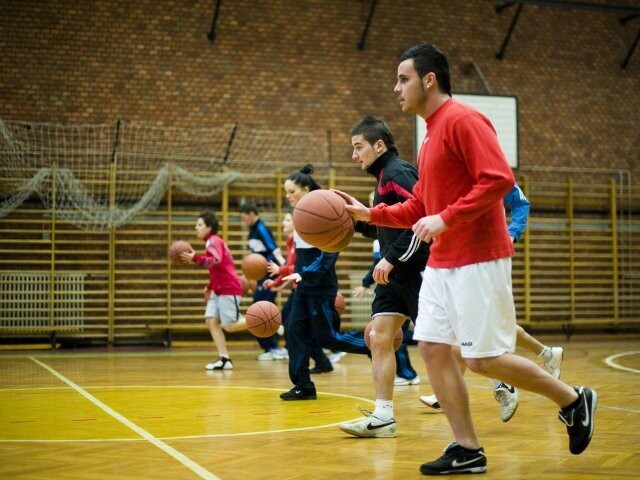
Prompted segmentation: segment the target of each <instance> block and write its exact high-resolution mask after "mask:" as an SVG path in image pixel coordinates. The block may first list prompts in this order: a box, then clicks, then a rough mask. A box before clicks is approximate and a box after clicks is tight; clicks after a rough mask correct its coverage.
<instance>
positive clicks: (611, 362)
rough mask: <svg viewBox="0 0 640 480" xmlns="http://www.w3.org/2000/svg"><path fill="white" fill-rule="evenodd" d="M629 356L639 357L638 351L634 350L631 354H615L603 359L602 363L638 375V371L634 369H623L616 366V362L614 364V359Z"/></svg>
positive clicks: (639, 351)
mask: <svg viewBox="0 0 640 480" xmlns="http://www.w3.org/2000/svg"><path fill="white" fill-rule="evenodd" d="M629 355H640V350H635V351H633V352H622V353H616V354H615V355H610V356H608V357H607V358H605V359H604V363H606V364H607V365H609V366H610V367H612V368H616V369H618V370H626V371H627V372H633V373H640V370H638V369H636V368H629V367H623V366H622V365H618V364H617V363H616V362H614V360H615V359H616V358H620V357H627V356H629Z"/></svg>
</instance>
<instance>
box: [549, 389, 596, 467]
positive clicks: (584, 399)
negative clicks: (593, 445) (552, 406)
mask: <svg viewBox="0 0 640 480" xmlns="http://www.w3.org/2000/svg"><path fill="white" fill-rule="evenodd" d="M574 389H575V391H576V393H577V394H578V400H579V403H578V404H577V405H576V406H575V407H574V408H572V409H570V410H568V411H565V410H566V409H563V410H560V412H558V418H560V420H561V421H562V422H563V423H564V424H565V425H566V426H567V433H568V434H569V451H570V452H571V453H573V454H574V455H578V454H579V453H582V452H584V450H585V449H586V448H587V447H588V446H589V442H590V441H591V436H592V435H593V427H594V424H593V415H594V413H596V406H597V405H598V394H597V393H596V391H595V390H592V389H590V388H588V387H575V388H574Z"/></svg>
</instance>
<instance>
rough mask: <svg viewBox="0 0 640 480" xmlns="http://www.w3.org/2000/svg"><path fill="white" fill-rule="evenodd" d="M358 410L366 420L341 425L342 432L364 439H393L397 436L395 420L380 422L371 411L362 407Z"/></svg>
mask: <svg viewBox="0 0 640 480" xmlns="http://www.w3.org/2000/svg"><path fill="white" fill-rule="evenodd" d="M358 409H359V410H360V413H362V414H363V415H364V418H361V419H360V420H358V421H355V422H351V423H341V424H340V430H342V431H343V432H345V433H348V434H350V435H354V436H356V437H362V438H393V437H395V436H396V421H395V420H394V419H393V418H392V419H391V420H380V419H379V418H378V417H374V416H373V413H371V412H370V411H369V410H363V409H362V408H360V407H358Z"/></svg>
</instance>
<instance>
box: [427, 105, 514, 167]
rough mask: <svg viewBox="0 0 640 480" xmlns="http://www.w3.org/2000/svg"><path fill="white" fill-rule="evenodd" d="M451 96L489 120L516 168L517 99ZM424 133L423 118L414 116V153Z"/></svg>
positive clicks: (499, 141)
mask: <svg viewBox="0 0 640 480" xmlns="http://www.w3.org/2000/svg"><path fill="white" fill-rule="evenodd" d="M453 98H455V99H456V100H458V101H460V102H462V103H466V104H467V105H471V106H472V107H473V108H475V109H476V110H478V111H479V112H481V113H482V114H483V115H485V116H486V117H487V118H488V119H489V120H491V123H492V124H493V128H495V130H496V133H497V134H498V143H499V144H500V146H501V147H502V151H503V152H504V154H505V156H506V157H507V162H509V166H510V167H511V168H518V99H517V98H516V97H512V96H501V95H469V94H462V93H457V94H455V95H454V96H453ZM424 135H425V124H424V119H423V118H422V117H418V116H416V155H417V154H418V152H419V151H420V146H421V145H422V140H423V139H424Z"/></svg>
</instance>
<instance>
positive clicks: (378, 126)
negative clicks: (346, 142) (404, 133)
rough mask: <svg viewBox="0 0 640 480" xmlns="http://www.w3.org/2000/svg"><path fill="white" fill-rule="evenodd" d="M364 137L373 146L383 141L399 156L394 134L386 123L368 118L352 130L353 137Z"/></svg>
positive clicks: (363, 119)
mask: <svg viewBox="0 0 640 480" xmlns="http://www.w3.org/2000/svg"><path fill="white" fill-rule="evenodd" d="M355 135H362V136H363V137H364V139H365V140H366V141H367V142H369V143H370V144H371V145H373V144H374V143H376V142H377V141H378V140H382V141H383V142H384V144H385V145H386V146H387V148H388V149H389V150H391V151H392V152H393V153H395V154H396V155H398V147H396V142H395V140H394V139H393V133H391V129H390V128H389V126H388V125H387V124H386V123H384V121H382V120H379V119H377V118H375V117H372V116H369V115H368V116H366V117H364V118H362V119H361V120H360V121H359V122H358V123H356V124H355V125H354V126H353V128H352V129H351V136H352V137H353V136H355Z"/></svg>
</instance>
